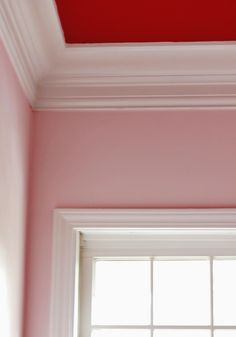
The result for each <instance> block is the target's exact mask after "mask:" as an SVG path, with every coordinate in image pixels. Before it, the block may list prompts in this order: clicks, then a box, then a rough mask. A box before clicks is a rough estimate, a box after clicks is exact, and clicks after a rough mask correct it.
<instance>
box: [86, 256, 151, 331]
mask: <svg viewBox="0 0 236 337" xmlns="http://www.w3.org/2000/svg"><path fill="white" fill-rule="evenodd" d="M95 268H96V270H95V282H94V296H93V303H92V324H96V325H99V324H100V325H109V324H111V325H119V324H123V325H142V324H150V315H151V314H150V261H97V262H96V265H95Z"/></svg>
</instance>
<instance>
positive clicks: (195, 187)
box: [24, 110, 236, 337]
mask: <svg viewBox="0 0 236 337" xmlns="http://www.w3.org/2000/svg"><path fill="white" fill-rule="evenodd" d="M34 123H35V125H34V127H35V129H34V130H35V133H34V155H33V179H32V191H31V200H33V202H32V207H31V215H30V228H29V233H28V235H29V236H28V260H27V266H28V269H27V270H28V273H27V294H26V320H25V323H26V324H25V335H24V336H25V337H47V336H48V324H49V298H50V273H51V260H50V259H51V248H52V211H53V209H54V208H55V207H235V206H236V179H235V175H236V111H213V110H212V111H210V110H208V111H203V110H202V111H187V110H184V111H139V112H134V111H130V112H125V111H106V112H105V111H104V112H98V111H97V112H96V111H95V112H89V111H87V112H41V113H35V116H34Z"/></svg>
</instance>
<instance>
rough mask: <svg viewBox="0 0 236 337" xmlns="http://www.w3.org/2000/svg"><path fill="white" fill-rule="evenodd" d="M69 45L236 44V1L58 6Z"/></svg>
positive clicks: (78, 1)
mask: <svg viewBox="0 0 236 337" xmlns="http://www.w3.org/2000/svg"><path fill="white" fill-rule="evenodd" d="M56 3H57V7H58V12H59V15H60V18H61V22H62V26H63V30H64V34H65V39H66V42H67V43H102V42H163V41H164V42H166V41H175V42H178V41H183V42H184V41H230V40H236V0H56Z"/></svg>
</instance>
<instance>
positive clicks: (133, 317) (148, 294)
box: [50, 210, 236, 337]
mask: <svg viewBox="0 0 236 337" xmlns="http://www.w3.org/2000/svg"><path fill="white" fill-rule="evenodd" d="M101 213H102V214H101ZM190 213H191V214H190V215H189V211H181V212H180V213H179V212H178V211H173V210H172V211H166V210H165V211H159V210H157V211H154V210H147V211H141V210H140V211H133V210H128V211H127V210H123V211H120V210H119V211H117V210H109V211H107V210H105V211H104V210H98V211H95V210H94V211H88V210H79V211H71V210H68V211H65V210H64V211H58V213H57V217H56V221H55V232H54V238H55V241H54V260H53V266H54V270H53V287H52V291H53V292H52V317H51V323H52V325H51V332H50V337H190V336H191V337H195V336H196V337H232V336H234V337H236V315H235V312H236V287H235V284H236V230H235V229H234V228H232V223H233V221H232V211H231V213H230V212H229V211H227V213H226V214H225V211H222V213H218V212H215V211H214V212H213V211H209V210H208V211H205V210H204V211H200V210H197V211H195V212H193V211H191V212H190ZM205 213H206V214H205ZM193 214H194V216H193ZM234 216H235V220H236V212H235V214H233V218H234ZM218 221H220V222H221V226H222V227H224V228H217V227H215V225H216V223H217V222H218ZM163 223H165V226H166V227H167V228H164V227H163ZM186 223H187V226H188V227H184V225H185V224H186ZM235 223H236V221H235ZM160 224H162V228H160V227H159V226H160ZM166 224H167V225H166ZM172 224H175V226H176V224H178V226H179V227H178V228H176V227H175V228H173V227H172V228H171V227H170V225H172ZM196 224H198V226H199V224H201V225H202V224H204V226H205V227H207V226H208V227H207V228H201V226H199V227H198V228H197V226H196ZM229 224H230V226H231V228H230V226H229ZM227 226H228V227H227ZM168 227H169V228H168Z"/></svg>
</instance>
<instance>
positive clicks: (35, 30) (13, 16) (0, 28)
mask: <svg viewBox="0 0 236 337" xmlns="http://www.w3.org/2000/svg"><path fill="white" fill-rule="evenodd" d="M0 38H1V39H2V41H3V44H4V46H5V48H6V50H7V52H8V55H9V57H10V59H11V62H12V64H13V66H14V68H15V71H16V73H17V75H18V78H19V81H20V84H21V86H22V88H23V90H24V92H25V95H26V97H27V98H28V100H29V102H30V103H31V105H33V103H34V99H35V94H36V89H37V86H38V83H39V82H40V80H41V78H42V77H43V76H45V74H47V73H48V71H49V70H50V68H51V64H52V63H53V62H54V59H55V57H57V55H58V54H61V53H62V52H63V50H64V38H63V34H62V30H61V26H60V24H59V18H58V16H57V14H56V11H55V6H54V2H53V1H52V0H40V1H31V0H1V1H0Z"/></svg>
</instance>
